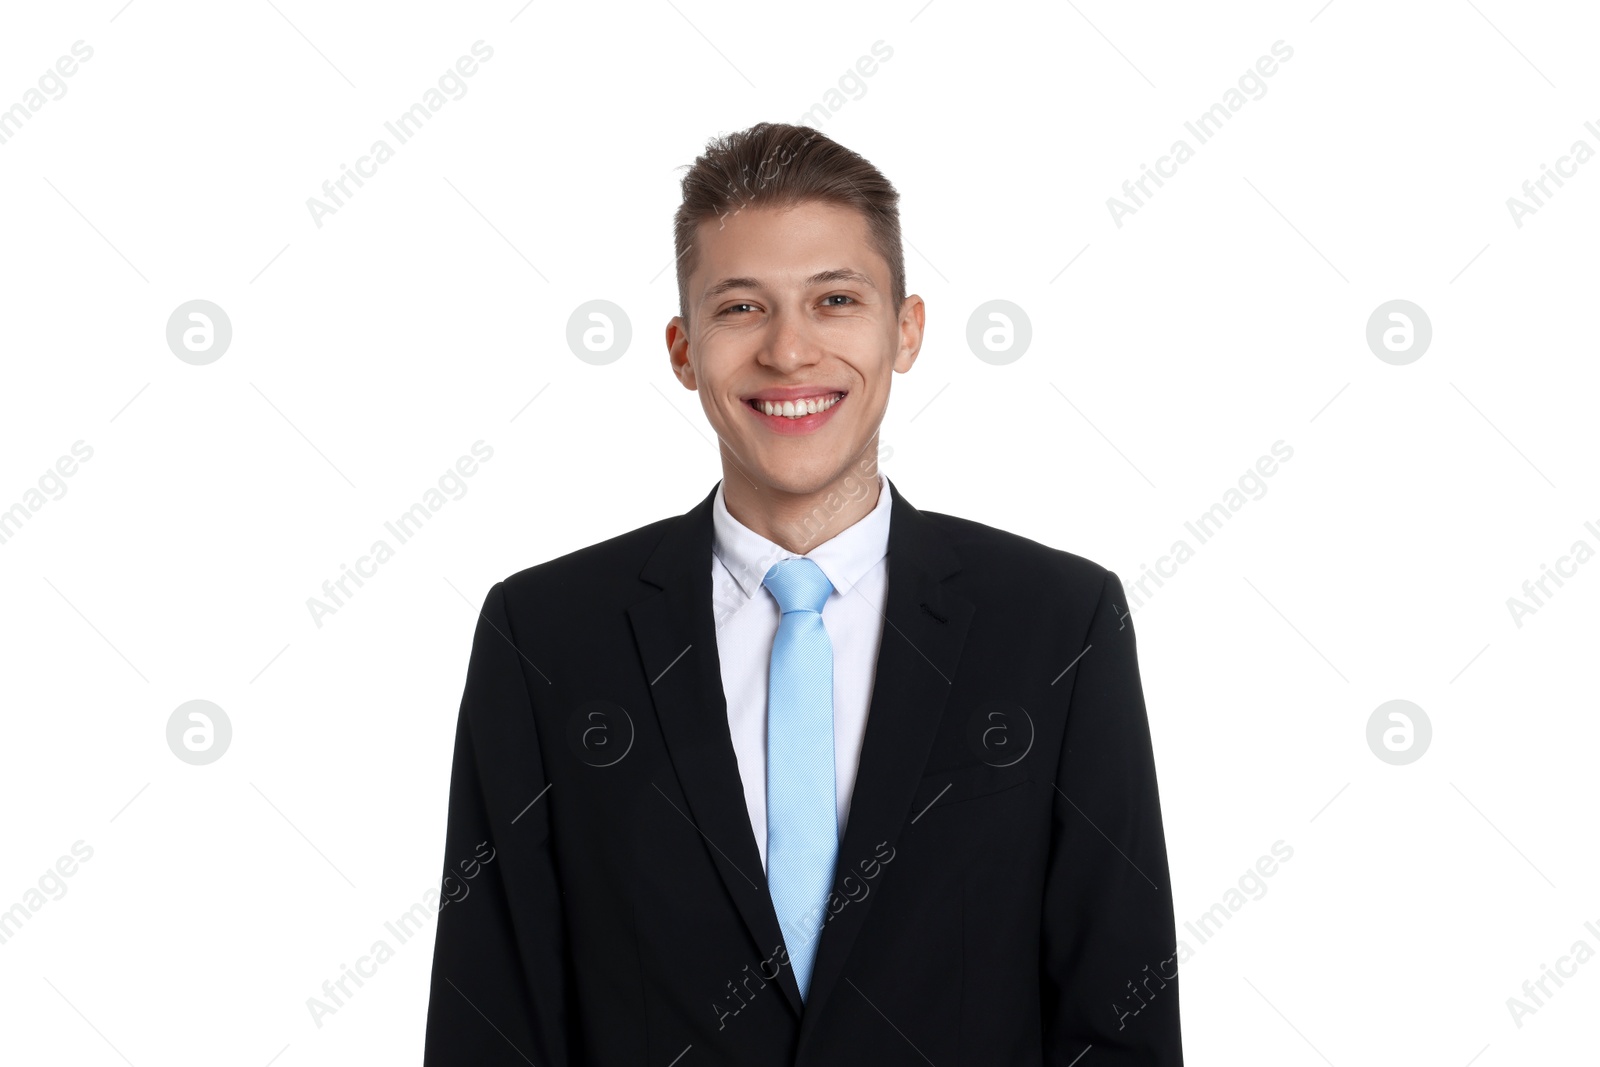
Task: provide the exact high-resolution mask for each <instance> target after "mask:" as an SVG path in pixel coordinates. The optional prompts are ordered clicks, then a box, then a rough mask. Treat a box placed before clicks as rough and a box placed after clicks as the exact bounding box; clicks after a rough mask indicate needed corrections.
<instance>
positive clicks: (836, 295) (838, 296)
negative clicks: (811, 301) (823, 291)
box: [822, 293, 856, 308]
mask: <svg viewBox="0 0 1600 1067" xmlns="http://www.w3.org/2000/svg"><path fill="white" fill-rule="evenodd" d="M829 300H848V301H849V302H850V303H852V304H854V303H855V302H856V298H855V297H853V296H846V295H845V294H844V293H834V294H832V295H831V296H825V297H823V298H822V305H823V307H833V308H842V307H844V306H845V305H844V304H830V303H828V301H829Z"/></svg>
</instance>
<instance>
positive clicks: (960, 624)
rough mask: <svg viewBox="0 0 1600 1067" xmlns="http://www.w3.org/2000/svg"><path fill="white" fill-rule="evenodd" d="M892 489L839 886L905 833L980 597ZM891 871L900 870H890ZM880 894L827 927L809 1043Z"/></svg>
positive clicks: (848, 908)
mask: <svg viewBox="0 0 1600 1067" xmlns="http://www.w3.org/2000/svg"><path fill="white" fill-rule="evenodd" d="M889 490H890V492H891V493H892V494H893V496H894V500H893V504H892V509H891V512H890V518H889V594H888V598H887V602H886V604H885V606H884V623H883V638H882V642H881V644H880V645H879V648H878V662H877V671H876V675H875V680H874V683H873V687H872V701H871V704H870V705H869V710H868V712H867V732H866V737H865V739H864V740H863V742H862V746H861V762H860V764H859V766H858V767H857V769H856V783H855V788H854V790H853V791H852V793H851V796H850V815H849V818H848V820H847V821H846V823H845V830H844V840H843V841H841V842H840V844H839V860H838V866H837V870H836V873H835V875H834V879H833V886H834V891H835V892H836V893H837V892H839V885H840V880H841V879H843V878H844V877H845V876H846V875H848V874H851V873H854V874H855V876H856V880H857V881H858V882H859V881H862V880H864V879H863V878H862V870H861V863H862V861H871V860H872V859H874V858H875V857H876V856H877V848H878V845H879V844H880V843H881V842H888V843H889V845H890V846H891V847H893V845H894V844H895V843H896V842H897V841H898V840H899V837H900V830H901V828H902V827H903V826H904V825H905V821H906V818H907V816H908V814H909V813H910V808H911V798H912V796H913V794H914V793H915V792H916V789H917V785H918V783H919V782H920V781H921V778H922V773H923V769H924V768H925V766H926V764H927V760H928V754H929V752H930V750H931V749H932V747H933V740H934V735H935V734H936V733H937V731H938V726H939V721H940V719H941V718H942V717H943V714H944V706H945V703H946V700H947V698H948V696H949V692H950V680H951V679H952V678H954V677H955V673H956V664H957V662H958V661H959V660H960V658H961V648H962V645H963V644H964V643H965V641H966V636H967V626H968V624H969V623H970V622H971V621H972V613H973V606H972V602H971V601H969V600H967V599H965V598H964V597H961V596H958V595H956V594H955V593H953V592H951V591H949V590H947V589H945V588H944V584H943V583H944V580H945V579H946V578H948V577H949V576H950V575H952V574H954V573H955V572H956V571H958V570H960V567H961V564H960V560H959V558H958V557H957V556H956V553H955V550H954V549H953V548H952V547H951V546H950V543H949V539H948V538H947V537H945V535H944V533H943V532H942V531H940V530H939V529H938V528H937V527H935V526H934V525H933V524H932V523H931V522H929V521H928V519H927V518H926V517H925V516H923V514H922V513H921V512H919V511H918V510H917V509H916V508H914V507H912V506H911V504H910V503H909V502H908V501H907V500H906V499H905V497H903V496H901V495H900V492H899V490H897V489H895V488H894V485H893V483H892V482H891V483H890V485H889ZM890 871H892V867H891V868H890ZM881 877H893V874H892V873H890V872H889V871H886V872H885V873H884V874H882V875H881ZM843 896H844V894H842V893H840V897H841V898H843ZM877 898H878V892H877V891H874V892H870V893H868V894H867V895H866V896H865V897H863V898H861V899H860V900H854V901H849V902H848V903H846V904H844V906H843V907H842V908H841V909H840V910H839V911H838V912H837V914H835V915H834V916H833V918H832V919H830V920H829V921H828V922H827V923H826V925H825V926H824V927H823V929H822V940H821V942H820V943H819V944H818V946H817V959H816V964H815V967H814V969H813V971H812V974H811V988H810V989H809V990H808V991H807V995H806V1001H805V1011H804V1014H803V1016H802V1020H801V1026H800V1047H801V1049H804V1047H805V1045H806V1042H807V1039H808V1035H809V1034H810V1033H811V1031H813V1030H814V1029H815V1028H816V1022H817V1018H818V1016H819V1015H820V1013H821V1011H822V1008H823V1006H824V1005H825V1004H826V1003H827V1000H828V997H829V996H830V995H831V994H832V993H833V992H834V987H835V986H836V985H837V984H838V981H839V977H840V974H841V973H842V972H843V970H844V965H845V962H846V960H848V958H849V956H850V950H851V948H852V947H853V946H854V944H855V941H856V936H857V935H858V934H859V933H860V932H861V928H862V926H863V925H864V924H865V923H866V920H867V917H868V915H870V914H871V911H872V904H873V901H875V900H877Z"/></svg>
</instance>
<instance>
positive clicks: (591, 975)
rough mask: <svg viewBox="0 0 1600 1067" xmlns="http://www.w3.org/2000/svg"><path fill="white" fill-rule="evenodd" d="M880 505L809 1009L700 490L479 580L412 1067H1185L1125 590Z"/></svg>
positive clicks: (1045, 556)
mask: <svg viewBox="0 0 1600 1067" xmlns="http://www.w3.org/2000/svg"><path fill="white" fill-rule="evenodd" d="M890 492H891V493H892V495H893V500H892V510H891V518H890V525H889V564H888V575H889V589H888V602H887V607H886V611H885V625H884V631H883V638H882V645H881V650H880V652H879V655H878V661H877V670H876V679H875V683H874V686H873V692H872V699H871V705H870V711H869V714H868V719H867V725H866V737H865V740H864V742H863V747H862V751H861V762H860V766H859V769H858V775H857V778H856V784H855V790H854V793H853V794H852V798H851V803H850V814H849V818H848V820H847V822H846V826H845V831H844V836H843V839H842V841H841V842H840V850H839V855H838V869H837V871H838V873H837V875H836V877H835V880H834V895H833V896H832V897H831V898H830V901H829V917H828V919H827V921H826V923H825V924H824V925H823V929H822V933H821V941H820V944H819V945H818V947H817V954H816V959H815V964H814V971H813V975H812V982H811V988H810V990H809V995H808V996H807V998H806V1000H805V1001H804V1003H802V1001H801V998H800V995H799V991H798V988H797V986H796V984H795V981H794V976H793V971H792V969H791V968H790V967H789V966H788V964H787V952H786V950H785V947H784V944H783V936H782V934H781V932H780V930H779V926H778V920H777V916H776V914H775V913H774V911H773V906H772V901H771V898H770V896H769V895H768V890H767V885H766V878H765V875H764V873H763V870H762V864H761V860H760V857H759V855H758V853H757V851H756V841H755V838H754V836H753V834H752V828H751V824H750V818H749V814H748V810H747V808H746V806H745V801H744V792H743V788H742V785H741V781H740V777H739V770H738V765H737V762H736V760H735V757H734V752H733V745H732V741H731V738H730V734H729V730H728V719H727V706H726V703H725V701H724V698H723V693H722V684H721V672H720V665H719V662H718V658H717V642H716V633H715V629H714V625H713V618H712V604H711V577H710V575H711V546H712V524H711V511H712V502H713V498H714V495H715V489H713V491H712V493H711V494H708V495H707V496H706V498H705V499H704V500H702V501H701V502H700V504H699V505H698V506H696V507H695V508H694V509H693V510H691V511H689V512H688V513H687V514H685V515H681V516H678V517H675V518H670V519H666V520H663V521H661V522H657V523H653V524H651V525H649V526H645V527H643V528H641V529H638V530H634V531H632V532H631V533H627V534H623V535H622V536H620V537H616V538H613V539H611V540H608V541H604V542H602V543H600V544H597V545H593V546H590V547H588V548H585V549H582V550H581V551H578V552H574V553H572V554H570V555H567V556H564V557H562V558H560V559H556V560H553V561H551V562H548V563H544V564H541V565H540V566H536V567H532V568H530V569H528V570H525V571H522V572H520V573H518V574H515V575H512V576H511V577H509V578H507V579H506V580H505V581H503V582H500V583H498V584H496V585H495V586H494V588H493V589H491V590H490V591H489V595H488V598H487V599H486V601H485V603H484V605H483V611H482V614H481V617H480V621H479V624H478V627H477V632H476V636H475V637H474V640H473V647H472V659H471V663H470V666H469V667H468V671H467V681H466V689H465V695H464V697H463V699H462V703H461V711H460V718H459V721H458V726H457V732H456V741H455V746H456V747H455V762H454V768H453V771H452V777H451V785H450V811H449V824H448V830H447V833H446V849H445V895H446V897H447V898H448V903H446V904H445V905H444V906H443V907H442V908H441V910H440V912H439V916H438V933H437V943H436V947H435V951H434V958H433V980H432V986H431V990H430V1001H429V1005H428V1019H427V1041H426V1050H425V1058H424V1062H425V1064H426V1065H427V1067H447V1065H457V1064H459V1065H467V1064H472V1065H484V1064H496V1065H498V1064H505V1065H522V1064H528V1063H532V1064H534V1065H536V1067H567V1065H580V1064H582V1065H594V1067H622V1065H630V1067H632V1065H638V1067H644V1065H656V1067H667V1065H669V1064H673V1065H677V1067H702V1065H710V1064H716V1065H724V1064H726V1065H729V1067H733V1065H738V1067H769V1065H770V1067H779V1065H784V1067H788V1065H793V1064H801V1065H818V1067H820V1065H840V1064H847V1065H848V1064H862V1065H871V1067H893V1065H899V1064H905V1065H916V1067H927V1064H929V1063H932V1064H934V1065H936V1067H961V1065H967V1064H973V1065H977V1064H981V1065H984V1067H1011V1065H1016V1067H1025V1065H1027V1067H1031V1065H1044V1064H1049V1065H1051V1067H1068V1065H1069V1064H1073V1063H1076V1062H1078V1060H1077V1057H1079V1056H1080V1055H1082V1054H1083V1053H1084V1050H1085V1049H1086V1048H1088V1047H1090V1046H1092V1051H1090V1052H1089V1053H1088V1055H1087V1056H1085V1058H1084V1060H1083V1061H1082V1067H1115V1065H1129V1067H1131V1065H1139V1067H1154V1065H1161V1067H1177V1065H1178V1064H1180V1063H1181V1062H1182V1053H1181V1050H1180V1045H1179V1028H1178V987H1177V981H1176V974H1177V972H1176V968H1175V964H1174V962H1173V957H1174V949H1175V938H1174V931H1173V915H1172V895H1171V884H1170V882H1169V880H1168V874H1167V859H1166V847H1165V843H1164V840H1163V836H1162V828H1161V815H1160V809H1159V801H1158V797H1157V791H1156V776H1155V767H1154V763H1153V760H1152V756H1151V746H1150V736H1149V727H1148V725H1147V723H1146V717H1145V708H1144V698H1143V694H1142V689H1141V686H1140V682H1139V673H1138V663H1137V659H1136V655H1135V647H1134V635H1133V630H1132V627H1131V623H1130V620H1129V618H1128V617H1127V607H1126V602H1125V600H1124V599H1123V592H1122V587H1121V584H1120V583H1119V581H1118V579H1117V576H1116V575H1115V574H1114V573H1112V572H1110V571H1108V570H1106V569H1105V568H1103V567H1100V566H1099V565H1097V564H1095V563H1092V562H1090V561H1089V560H1086V559H1083V558H1081V557H1078V556H1075V555H1072V554H1070V553H1066V552H1062V551H1059V550H1056V549H1052V548H1048V547H1046V546H1044V545H1041V544H1039V543H1037V542H1034V541H1030V540H1028V539H1026V538H1023V537H1019V536H1016V535H1014V534H1009V533H1005V532H1003V531H1001V530H996V529H993V528H990V527H987V526H983V525H981V524H979V523H975V522H970V521H967V520H963V519H959V518H954V517H952V516H948V515H940V514H936V513H932V512H920V511H918V510H917V509H916V508H914V507H912V506H911V504H909V503H908V502H907V501H906V499H905V498H904V497H903V496H901V495H900V493H899V491H898V490H896V489H894V488H893V486H892V484H891V486H890Z"/></svg>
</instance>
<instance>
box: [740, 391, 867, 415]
mask: <svg viewBox="0 0 1600 1067" xmlns="http://www.w3.org/2000/svg"><path fill="white" fill-rule="evenodd" d="M844 398H845V394H844V393H842V392H833V393H817V394H816V395H814V396H807V397H796V398H786V399H766V398H762V397H749V398H747V399H746V400H745V404H746V405H747V406H748V407H750V408H751V409H752V410H754V411H757V412H760V413H761V414H763V415H766V416H768V417H770V418H780V419H790V420H799V419H803V418H806V417H807V416H810V415H818V414H821V413H822V412H824V411H830V410H832V409H833V407H834V406H835V405H837V404H838V403H839V401H841V400H843V399H844Z"/></svg>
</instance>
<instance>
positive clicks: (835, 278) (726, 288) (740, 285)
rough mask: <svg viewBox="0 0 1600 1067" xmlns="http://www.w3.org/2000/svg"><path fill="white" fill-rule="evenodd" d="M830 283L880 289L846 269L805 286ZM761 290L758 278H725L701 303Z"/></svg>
mask: <svg viewBox="0 0 1600 1067" xmlns="http://www.w3.org/2000/svg"><path fill="white" fill-rule="evenodd" d="M829 282H857V283H859V284H861V285H865V286H867V287H868V288H871V289H874V290H876V289H877V288H878V287H877V286H876V285H874V284H873V283H872V279H871V278H869V277H867V276H866V275H865V274H862V273H861V272H860V271H858V270H850V269H848V268H846V267H836V268H834V269H833V270H823V271H818V272H817V273H815V274H813V275H812V276H811V277H809V278H807V279H806V280H805V283H804V284H805V286H806V288H808V289H809V288H810V287H812V286H814V285H826V284H828V283H829ZM760 288H761V282H760V280H759V279H756V278H724V279H722V280H721V281H720V282H717V283H716V284H715V285H713V286H711V287H710V288H709V289H707V290H706V292H705V295H704V296H702V297H701V298H700V302H701V303H702V304H703V303H705V302H706V301H708V300H715V299H716V298H717V297H719V296H721V295H722V294H723V293H727V292H731V291H733V290H735V289H760Z"/></svg>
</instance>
